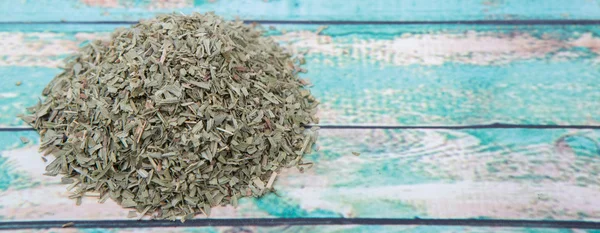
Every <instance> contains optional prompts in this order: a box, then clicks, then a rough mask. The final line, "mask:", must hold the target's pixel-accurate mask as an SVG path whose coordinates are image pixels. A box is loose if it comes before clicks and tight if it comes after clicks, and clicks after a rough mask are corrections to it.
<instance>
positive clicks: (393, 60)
mask: <svg viewBox="0 0 600 233" xmlns="http://www.w3.org/2000/svg"><path fill="white" fill-rule="evenodd" d="M108 38H109V34H108V33H75V34H63V33H13V32H0V46H2V47H3V48H4V49H3V50H0V66H46V67H57V66H58V65H59V64H60V62H61V60H60V59H59V58H60V57H64V56H67V55H69V54H72V53H74V52H76V49H77V47H78V46H79V45H80V44H82V43H83V42H85V41H88V40H94V39H102V40H106V39H108ZM272 38H273V39H274V40H275V41H277V42H279V43H280V44H282V45H284V46H286V47H287V48H288V50H289V51H290V52H292V53H294V54H297V53H298V52H300V51H306V52H307V54H306V56H322V57H324V58H323V59H322V60H320V62H322V63H323V64H332V65H333V64H336V63H341V64H343V63H344V62H349V61H367V60H368V61H369V62H377V63H381V64H383V65H393V66H406V65H443V64H445V63H450V62H451V63H461V64H472V65H502V64H508V63H511V62H514V61H521V60H530V59H550V60H569V59H577V58H579V57H582V56H587V55H589V52H586V51H591V52H593V54H594V56H597V55H598V54H600V38H598V37H596V36H594V35H592V34H591V33H584V34H582V35H580V36H578V37H575V38H571V39H569V40H559V39H555V38H538V37H535V36H533V35H530V34H528V33H526V32H523V33H518V34H504V33H493V32H477V31H467V32H464V33H461V34H457V33H443V32H434V33H430V34H411V33H404V34H400V35H398V36H397V37H394V38H392V39H377V38H372V39H363V38H357V37H353V36H337V37H332V36H329V35H320V34H317V33H315V32H313V31H293V32H288V33H285V34H282V35H276V36H272Z"/></svg>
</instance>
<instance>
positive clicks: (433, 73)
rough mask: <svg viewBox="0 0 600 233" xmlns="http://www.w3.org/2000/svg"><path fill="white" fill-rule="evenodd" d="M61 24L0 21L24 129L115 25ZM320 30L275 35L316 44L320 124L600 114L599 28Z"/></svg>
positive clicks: (6, 111)
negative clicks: (71, 67)
mask: <svg viewBox="0 0 600 233" xmlns="http://www.w3.org/2000/svg"><path fill="white" fill-rule="evenodd" d="M64 27H66V28H63V25H59V27H56V28H52V30H53V31H52V32H44V31H42V30H41V29H40V28H37V29H36V28H25V29H23V30H24V31H14V30H15V29H17V28H15V27H14V26H4V27H3V28H2V27H0V30H2V29H4V30H5V31H4V32H2V31H0V38H3V39H4V40H5V41H6V42H5V46H4V51H5V52H3V53H4V54H3V56H2V57H0V65H2V64H3V65H4V66H0V110H1V111H2V113H1V114H0V125H10V126H14V125H23V123H22V122H21V121H20V120H19V119H17V118H15V116H16V115H17V114H21V113H24V112H25V107H27V106H31V105H33V104H35V103H36V102H37V101H38V100H39V98H40V96H39V93H41V90H42V89H43V87H44V86H45V85H46V83H48V82H49V81H50V80H51V79H52V78H53V77H54V76H55V75H56V74H58V73H59V72H60V69H58V68H57V66H58V65H59V64H60V62H61V59H63V58H65V57H66V56H68V54H69V53H71V52H74V51H75V49H76V48H77V46H79V45H80V44H82V43H85V41H87V40H89V39H94V38H106V37H108V36H109V33H108V32H109V31H111V30H112V29H113V28H114V27H116V25H112V26H105V25H101V26H98V27H97V28H98V29H97V31H98V32H94V33H89V31H90V30H92V31H93V30H94V28H95V27H96V26H94V25H88V26H86V27H83V26H81V25H80V26H77V27H72V26H68V25H67V26H64ZM316 27H318V25H317V26H311V27H305V26H290V25H288V26H285V27H278V29H277V30H270V31H268V32H267V33H268V34H269V35H271V36H273V38H274V39H275V40H277V41H279V42H280V43H281V44H282V45H284V46H287V47H288V48H290V49H291V50H292V51H308V53H307V54H306V55H305V58H306V60H307V65H306V66H305V68H306V69H307V70H308V71H309V72H308V73H306V74H303V76H304V77H306V78H309V79H310V80H311V81H312V82H313V84H314V86H313V87H312V88H311V91H312V92H313V93H314V94H315V95H316V96H317V97H318V98H319V99H320V100H321V102H322V105H321V113H320V117H321V123H322V124H336V125H349V124H385V125H465V124H486V123H497V122H500V123H515V124H519V123H520V124H597V122H599V121H600V102H599V101H597V100H598V99H599V97H600V92H598V91H597V90H598V89H599V88H600V82H598V77H600V63H598V62H597V61H598V59H599V53H600V45H599V44H600V36H599V34H598V32H597V30H598V27H595V26H556V27H551V26H521V27H515V26H502V27H499V26H437V27H427V28H424V27H415V26H396V27H390V26H370V27H360V26H347V25H346V26H345V25H334V26H330V27H329V28H328V29H327V30H325V31H323V32H322V33H321V34H319V35H317V34H316V33H314V32H313V31H314V30H315V29H316ZM29 30H31V31H29ZM78 30H82V31H83V32H81V31H78ZM282 31H286V32H287V33H285V34H283V33H282ZM40 51H41V52H40ZM17 82H21V83H22V84H21V85H20V86H16V83H17Z"/></svg>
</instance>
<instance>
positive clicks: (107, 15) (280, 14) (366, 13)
mask: <svg viewBox="0 0 600 233" xmlns="http://www.w3.org/2000/svg"><path fill="white" fill-rule="evenodd" d="M173 11H175V12H180V11H181V12H183V13H191V12H206V11H215V12H216V13H217V14H219V15H223V16H226V17H228V18H234V17H236V16H239V17H241V18H244V19H261V20H373V21H375V20H381V21H428V20H433V21H436V20H487V19H494V20H508V19H598V17H599V16H600V3H599V2H598V1H597V0H570V1H562V0H529V1H521V0H466V1H465V0H446V1H434V0H401V1H397V0H380V1H345V0H330V1H320V0H290V1H254V0H235V1H210V0H193V1H192V0H186V1H182V0H178V1H162V0H120V1H119V0H35V1H34V0H24V1H3V2H2V3H0V22H17V21H52V22H59V21H121V20H138V19H140V18H149V17H152V16H153V15H155V14H157V13H165V12H166V13H170V12H173Z"/></svg>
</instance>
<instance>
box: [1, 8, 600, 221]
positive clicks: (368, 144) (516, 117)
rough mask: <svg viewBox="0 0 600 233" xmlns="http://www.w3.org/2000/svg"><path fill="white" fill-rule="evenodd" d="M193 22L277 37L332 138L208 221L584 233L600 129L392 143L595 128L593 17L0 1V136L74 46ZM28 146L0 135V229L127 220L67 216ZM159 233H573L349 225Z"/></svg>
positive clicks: (599, 201) (67, 207)
mask: <svg viewBox="0 0 600 233" xmlns="http://www.w3.org/2000/svg"><path fill="white" fill-rule="evenodd" d="M206 11H215V12H216V13H217V14H219V15H222V16H224V17H227V18H230V19H233V18H235V17H239V18H241V19H245V20H264V21H266V22H267V23H268V24H266V25H265V27H268V26H274V27H275V29H271V30H269V32H268V34H269V36H272V37H274V38H275V40H276V41H278V42H280V43H281V44H282V45H284V46H286V47H288V48H289V49H290V50H292V51H306V52H307V54H306V55H305V56H306V60H307V64H306V65H305V67H304V68H306V69H308V71H309V72H308V73H306V74H304V75H303V76H304V77H307V78H309V79H310V80H311V81H312V82H313V83H314V87H312V89H311V91H312V92H313V94H314V95H315V96H316V97H317V98H318V99H319V100H320V101H321V102H322V104H321V105H320V111H319V115H320V118H321V123H322V124H326V125H329V126H332V128H328V129H322V130H321V131H320V138H319V140H318V146H319V147H320V150H319V151H318V152H316V153H314V154H312V155H309V156H307V159H308V160H311V161H314V162H315V163H316V165H315V166H314V167H313V168H312V169H310V170H308V171H307V172H305V173H304V174H300V173H299V172H298V171H296V170H295V169H291V170H289V171H286V172H284V173H283V174H282V175H281V176H279V177H278V181H277V182H276V185H275V188H276V189H277V190H278V194H279V196H276V195H268V196H265V197H263V198H261V199H258V200H252V199H244V200H242V201H241V204H240V207H238V208H237V209H234V208H232V207H219V208H215V209H214V210H213V212H212V214H211V217H212V218H307V217H339V218H341V217H344V218H413V217H419V218H476V219H531V220H587V221H600V198H598V197H599V196H600V176H599V173H600V145H598V141H599V140H600V131H598V130H594V129H561V128H555V129H531V128H526V127H525V128H511V129H465V130H448V129H411V130H406V129H398V128H394V126H410V125H421V126H425V125H473V124H490V123H511V124H523V125H587V126H593V125H600V91H598V90H599V88H600V26H599V25H600V22H599V21H595V20H600V1H597V0H570V1H565V0H545V1H542V0H529V1H522V0H464V1H459V0H445V1H433V0H378V1H377V0H375V1H348V0H329V1H321V0H305V1H300V0H297V1H283V0H281V1H277V0H275V1H273V0H270V1H266V0H265V1H262V0H237V1H224V0H215V1H210V0H207V1H205V0H174V1H166V0H65V1H53V0H35V1H34V0H17V1H2V2H0V130H2V129H3V128H7V127H13V126H23V122H21V121H20V120H18V119H17V118H16V115H17V114H19V113H23V112H24V108H25V107H26V106H30V105H32V104H34V103H35V102H36V101H37V100H38V98H39V97H40V93H41V90H42V89H43V87H44V86H45V85H46V84H47V83H48V82H49V81H50V80H51V79H52V78H53V77H54V75H56V74H58V73H59V72H60V69H59V66H60V64H61V59H62V58H64V57H66V56H68V55H69V54H71V53H73V52H75V51H76V49H77V47H78V46H79V45H81V44H82V43H84V42H85V41H87V40H90V39H98V38H107V37H108V36H109V35H110V32H111V31H112V30H114V29H115V28H117V27H125V26H129V24H130V23H132V22H135V21H137V20H139V19H142V18H150V17H152V16H154V15H155V14H157V13H168V12H182V13H191V12H206ZM309 21H318V22H316V23H315V22H309ZM349 21H351V22H349ZM369 22H371V23H369ZM383 22H386V23H383ZM427 22H429V23H427ZM324 25H328V28H327V29H325V30H323V31H322V32H320V33H319V32H318V31H319V30H318V29H319V28H321V26H324ZM17 82H20V83H22V84H21V85H19V86H17V85H16V83H17ZM381 125H385V126H392V127H391V128H381V127H379V128H378V127H377V126H381ZM349 126H366V127H362V128H360V129H348V128H344V127H349ZM21 137H23V138H27V139H28V140H30V142H28V143H23V142H22V140H21ZM38 140H39V137H38V136H37V134H36V133H35V132H32V131H11V130H2V131H0V223H5V222H11V221H36V220H61V221H62V220H64V221H65V223H66V222H68V221H71V220H113V219H126V215H127V210H125V209H122V208H120V207H119V206H118V205H117V204H115V203H113V202H112V201H108V202H107V203H105V204H98V203H97V202H96V200H95V199H93V198H90V199H84V201H83V204H82V205H81V206H75V204H74V201H73V200H70V199H68V198H67V196H68V195H67V192H66V189H65V188H66V187H65V185H62V184H60V183H59V181H60V179H59V178H56V177H45V176H43V175H42V173H43V169H44V166H45V165H44V162H43V161H42V160H41V158H40V155H39V154H38V153H37V146H36V145H37V144H38ZM352 152H360V153H361V154H360V156H354V155H353V154H352ZM198 217H201V216H198ZM154 230H159V229H154ZM160 230H161V231H172V232H256V231H258V232H281V231H286V232H406V231H410V232H413V231H415V232H463V231H469V232H489V231H502V232H541V231H543V232H563V231H564V232H571V231H573V232H585V231H583V230H570V229H535V228H488V227H479V228H478V227H458V226H457V227H441V226H402V227H391V226H360V225H348V226H287V227H212V228H163V229H160ZM29 231H34V232H46V231H48V232H50V231H51V230H28V232H29ZM67 231H71V232H79V231H81V232H134V231H135V232H139V231H149V229H145V230H142V229H120V230H116V229H91V230H90V229H87V230H84V229H82V230H78V229H70V230H67Z"/></svg>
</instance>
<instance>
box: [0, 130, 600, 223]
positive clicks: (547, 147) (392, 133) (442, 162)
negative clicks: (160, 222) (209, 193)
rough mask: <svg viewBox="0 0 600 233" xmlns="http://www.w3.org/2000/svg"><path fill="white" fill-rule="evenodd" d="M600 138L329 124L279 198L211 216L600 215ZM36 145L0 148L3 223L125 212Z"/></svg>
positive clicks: (282, 184) (283, 179)
mask: <svg viewBox="0 0 600 233" xmlns="http://www.w3.org/2000/svg"><path fill="white" fill-rule="evenodd" d="M599 139H600V131H586V130H578V131H565V130H485V131H478V130H466V131H447V130H427V131H424V130H327V129H323V130H321V132H320V138H319V141H318V143H319V145H318V146H319V147H320V149H319V151H318V152H315V153H313V154H311V155H308V156H306V160H307V161H312V162H314V163H315V165H314V167H312V168H311V169H309V170H307V171H306V172H304V173H299V172H298V171H297V170H296V169H295V168H293V169H290V170H286V171H284V172H282V173H281V174H280V175H279V176H278V180H277V182H276V185H275V188H276V189H277V190H278V192H277V195H278V196H276V195H273V194H271V195H267V196H265V197H263V198H261V199H256V200H252V199H243V200H242V201H241V202H240V203H241V204H240V206H239V207H238V208H237V209H234V208H233V207H230V206H228V207H218V208H215V209H213V211H212V215H211V217H214V218H232V217H235V218H240V217H280V218H294V217H347V218H351V217H362V218H377V217H379V218H384V217H385V218H412V217H415V216H418V217H421V218H510V219H571V220H575V219H584V220H600V211H598V208H597V206H598V205H600V199H597V198H593V197H595V196H598V195H600V179H599V178H598V174H599V173H600V157H599V156H598V150H599V148H598V144H597V141H598V140H599ZM36 150H37V148H36V147H35V146H34V147H25V148H21V149H14V150H8V151H4V152H3V153H2V157H3V158H7V159H8V161H10V164H8V165H5V166H7V167H8V168H9V169H5V170H7V171H11V172H13V173H18V174H20V176H21V177H20V180H19V181H17V182H15V183H13V184H8V186H7V187H5V189H4V190H5V191H3V192H0V197H1V198H0V206H2V211H1V212H2V213H3V214H2V215H3V216H2V218H3V219H4V220H5V221H10V220H73V219H81V220H85V219H95V220H98V219H123V218H125V217H126V215H127V211H126V210H124V209H122V208H120V207H118V205H116V204H115V203H114V202H112V201H108V202H107V203H104V204H98V203H97V202H96V200H95V199H93V198H87V199H84V201H83V204H82V205H81V206H75V205H74V200H70V199H68V198H67V196H68V194H67V192H66V189H65V188H66V185H63V184H60V179H59V178H57V177H47V176H43V175H42V171H43V168H44V164H45V163H44V162H43V161H42V160H41V158H40V157H41V156H40V155H39V154H37V153H36ZM352 152H359V153H360V155H359V156H355V155H353V153H352ZM48 158H49V159H50V158H51V157H48ZM4 180H6V179H4ZM13 185H18V186H13ZM65 207H66V208H65Z"/></svg>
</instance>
